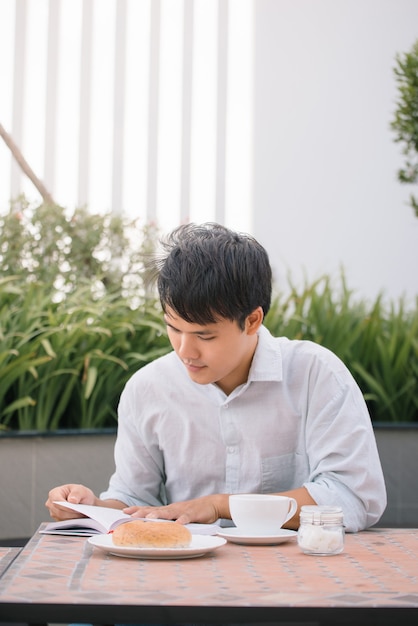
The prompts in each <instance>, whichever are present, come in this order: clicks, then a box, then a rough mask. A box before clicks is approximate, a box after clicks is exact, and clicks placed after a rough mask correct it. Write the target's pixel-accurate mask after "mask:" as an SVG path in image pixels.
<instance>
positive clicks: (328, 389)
mask: <svg viewBox="0 0 418 626" xmlns="http://www.w3.org/2000/svg"><path fill="white" fill-rule="evenodd" d="M328 357H329V358H330V359H331V361H333V360H334V363H331V364H328V363H327V364H326V366H324V364H323V363H322V366H321V368H320V369H319V370H318V371H316V372H315V373H314V375H313V376H311V378H312V381H311V384H310V390H309V395H310V401H309V404H308V412H307V415H306V447H307V454H308V458H309V465H310V473H309V479H308V480H307V481H306V482H305V483H304V486H305V487H306V489H307V490H308V492H309V494H310V495H311V496H312V498H313V499H314V500H315V501H316V502H317V504H330V505H339V506H341V507H342V510H343V513H344V523H345V527H346V530H347V531H350V532H356V531H359V530H362V529H364V528H367V527H369V526H372V525H373V524H375V523H376V522H377V521H378V520H379V518H380V517H381V515H382V513H383V511H384V510H385V508H386V488H385V483H384V477H383V472H382V468H381V464H380V459H379V454H378V450H377V445H376V440H375V436H374V432H373V427H372V423H371V419H370V416H369V413H368V409H367V406H366V403H365V401H364V398H363V395H362V393H361V391H360V389H359V387H358V385H357V383H356V382H355V380H354V379H353V377H352V375H351V373H350V372H349V371H348V369H347V368H346V367H345V366H344V365H343V363H341V361H340V360H339V359H338V358H337V357H335V355H332V356H330V355H328Z"/></svg>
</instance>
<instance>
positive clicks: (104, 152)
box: [0, 0, 253, 231]
mask: <svg viewBox="0 0 418 626" xmlns="http://www.w3.org/2000/svg"><path fill="white" fill-rule="evenodd" d="M252 3H253V0H36V2H33V0H32V1H31V0H3V2H2V3H1V4H0V59H1V61H0V64H1V65H0V69H1V73H2V97H1V109H0V123H1V124H2V125H3V126H4V127H5V129H6V130H7V131H8V132H9V133H10V134H11V136H12V137H13V140H14V141H15V143H16V144H17V145H18V146H19V148H20V149H21V151H22V153H23V155H24V157H25V158H26V160H27V161H28V163H29V164H30V166H31V167H32V169H33V170H34V171H35V172H36V174H37V176H38V177H39V178H40V179H41V180H43V182H44V183H45V186H46V187H47V189H48V190H49V191H50V193H51V194H52V196H53V198H54V200H55V201H56V202H58V203H59V204H60V205H62V206H65V207H68V208H69V209H71V208H72V207H76V206H88V207H89V208H90V209H91V210H93V211H114V212H124V213H126V214H128V215H131V216H133V217H140V218H142V219H144V220H146V221H154V222H157V223H158V224H159V225H161V226H163V227H164V228H171V227H173V226H175V225H177V224H179V223H181V222H185V221H207V220H216V221H219V222H221V223H226V224H228V225H231V226H232V227H236V228H239V229H241V230H247V231H250V230H251V223H252V220H251V212H252V109H253V106H252V99H253V95H252V72H253V61H252V56H253V14H252V13H253V4H252ZM0 173H1V180H2V185H1V189H0V203H1V205H0V210H3V209H4V208H7V206H8V203H9V200H10V199H13V198H16V197H17V196H18V195H19V194H21V193H24V194H25V195H26V197H27V198H28V199H30V200H31V199H34V200H35V201H36V200H39V197H37V194H36V189H34V187H33V186H32V185H31V183H30V181H29V180H28V179H26V178H25V176H24V175H23V174H22V172H21V170H20V169H19V167H18V166H17V164H16V163H14V162H13V160H12V158H11V155H10V153H9V152H8V150H7V147H6V146H5V145H4V144H3V143H2V144H1V145H0Z"/></svg>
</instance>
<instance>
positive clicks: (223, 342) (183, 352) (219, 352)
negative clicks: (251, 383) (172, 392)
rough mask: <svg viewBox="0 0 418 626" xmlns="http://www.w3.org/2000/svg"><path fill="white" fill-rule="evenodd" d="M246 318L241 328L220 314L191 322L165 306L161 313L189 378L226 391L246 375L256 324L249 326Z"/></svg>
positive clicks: (251, 354)
mask: <svg viewBox="0 0 418 626" xmlns="http://www.w3.org/2000/svg"><path fill="white" fill-rule="evenodd" d="M250 318H251V316H249V317H248V318H247V320H246V324H245V329H244V330H241V329H240V327H239V326H238V323H237V322H235V321H231V320H227V319H224V318H222V319H220V320H219V321H218V322H216V323H213V324H205V325H202V324H191V323H190V322H186V321H185V320H184V319H183V318H181V317H179V316H178V315H177V314H176V313H175V312H174V311H173V310H172V309H170V308H169V307H167V310H166V313H165V315H164V319H165V323H166V324H167V332H168V337H169V339H170V342H171V345H172V346H173V349H174V351H175V352H176V354H177V356H178V357H179V358H180V359H181V360H182V362H183V364H184V366H185V368H186V369H187V372H188V374H189V376H190V378H191V379H192V380H194V381H195V382H196V383H199V384H201V385H207V384H209V383H216V384H217V385H218V386H219V387H220V388H221V389H222V390H223V391H224V392H225V393H226V394H230V393H231V392H232V391H233V390H234V389H235V388H236V387H238V385H241V384H242V383H245V382H246V380H247V377H248V372H249V369H250V366H251V361H252V358H253V355H254V351H255V348H256V346H257V334H256V330H257V329H258V327H259V324H257V325H256V328H255V327H253V325H251V324H250V323H249V321H248V320H249V319H250ZM261 319H262V318H261Z"/></svg>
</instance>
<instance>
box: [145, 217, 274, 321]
mask: <svg viewBox="0 0 418 626" xmlns="http://www.w3.org/2000/svg"><path fill="white" fill-rule="evenodd" d="M161 243H162V246H163V251H164V254H163V256H162V257H160V259H159V261H158V262H157V268H156V269H157V271H158V278H157V285H158V291H159V296H160V301H161V306H162V308H163V311H164V312H165V311H166V309H167V307H170V308H171V309H173V310H174V311H175V313H176V314H177V315H179V317H181V318H182V319H184V320H185V321H186V322H189V323H192V324H203V325H206V324H210V323H215V322H216V321H218V320H219V319H220V318H225V319H229V320H236V321H237V322H238V324H239V326H240V328H242V329H243V328H244V322H245V319H246V317H247V316H248V315H249V314H250V313H252V311H254V310H255V309H256V308H257V307H259V306H261V307H262V309H263V312H264V315H266V314H267V312H268V310H269V308H270V302H271V289H272V272H271V267H270V262H269V258H268V255H267V252H266V250H265V249H264V248H263V246H261V245H260V244H259V243H258V242H257V241H256V240H255V239H254V238H253V237H251V236H250V235H247V234H241V233H237V232H234V231H232V230H229V229H228V228H225V227H224V226H221V225H220V224H216V223H206V224H202V225H197V224H186V225H183V226H180V227H178V228H176V229H175V230H174V231H173V232H172V233H171V234H170V235H169V236H168V237H167V239H166V240H165V241H163V242H161Z"/></svg>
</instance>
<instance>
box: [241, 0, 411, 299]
mask: <svg viewBox="0 0 418 626" xmlns="http://www.w3.org/2000/svg"><path fill="white" fill-rule="evenodd" d="M255 37H256V49H255V95H254V97H255V103H254V107H255V124H254V198H253V201H254V229H253V230H254V234H255V235H256V236H257V237H258V239H260V241H261V242H262V243H263V244H264V245H265V246H266V247H267V249H268V251H269V253H270V256H271V260H272V264H273V266H274V268H275V273H276V279H277V281H278V282H279V283H280V282H282V281H283V280H285V276H286V273H287V271H288V270H289V269H290V270H291V272H292V275H293V276H294V277H295V278H297V277H300V276H302V274H303V272H305V273H306V274H307V275H308V276H309V277H310V278H316V277H318V276H319V275H320V274H322V273H323V272H327V273H331V274H335V275H336V276H338V272H339V268H340V266H341V265H342V266H343V267H344V269H345V273H346V276H347V280H348V284H349V286H350V287H351V288H353V289H354V290H355V291H356V292H358V294H359V295H360V296H365V297H374V296H375V295H376V294H377V292H380V291H384V293H385V294H386V295H387V296H388V297H390V298H392V297H394V298H398V297H399V296H400V295H401V294H406V295H407V296H408V297H411V298H412V297H415V296H416V295H417V294H418V280H417V269H418V218H417V217H415V215H414V213H413V210H412V209H411V208H410V207H409V206H408V205H407V199H408V196H409V193H410V191H411V190H412V188H411V187H410V186H402V185H401V184H400V183H398V181H397V178H396V172H397V169H398V168H399V166H400V165H401V164H402V162H403V161H402V157H401V153H400V146H399V145H398V144H395V143H394V141H393V136H394V135H393V133H392V131H391V130H390V121H391V119H392V117H393V112H394V109H395V101H396V97H397V92H396V83H395V80H394V76H393V67H394V65H395V55H396V53H398V52H401V53H403V52H406V51H409V49H410V47H411V46H412V44H413V43H414V41H415V40H416V39H418V1H417V0H256V2H255ZM417 191H418V190H417Z"/></svg>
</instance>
